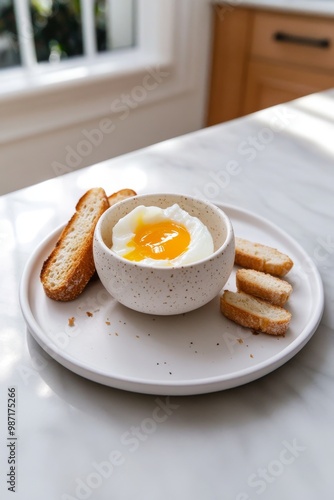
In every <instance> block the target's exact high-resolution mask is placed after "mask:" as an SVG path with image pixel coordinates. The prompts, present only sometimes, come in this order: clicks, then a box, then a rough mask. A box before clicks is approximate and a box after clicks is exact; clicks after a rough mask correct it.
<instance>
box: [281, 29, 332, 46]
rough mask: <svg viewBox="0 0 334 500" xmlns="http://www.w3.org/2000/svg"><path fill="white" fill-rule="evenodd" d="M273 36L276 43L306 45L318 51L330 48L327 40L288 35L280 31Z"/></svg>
mask: <svg viewBox="0 0 334 500" xmlns="http://www.w3.org/2000/svg"><path fill="white" fill-rule="evenodd" d="M273 36H274V39H275V40H276V42H283V43H296V44H298V45H308V46H309V47H316V48H319V49H327V48H328V47H329V46H330V40H329V39H328V38H312V37H308V36H299V35H290V34H289V33H283V32H282V31H277V32H276V33H274V35H273Z"/></svg>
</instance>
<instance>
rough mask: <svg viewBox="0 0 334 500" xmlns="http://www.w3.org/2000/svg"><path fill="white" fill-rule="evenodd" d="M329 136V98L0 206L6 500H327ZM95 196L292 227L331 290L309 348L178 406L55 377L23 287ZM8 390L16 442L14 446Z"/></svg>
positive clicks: (333, 436) (333, 154) (332, 435)
mask: <svg viewBox="0 0 334 500" xmlns="http://www.w3.org/2000/svg"><path fill="white" fill-rule="evenodd" d="M333 130H334V92H332V91H329V92H326V93H321V94H316V95H313V96H308V97H306V98H302V99H300V100H297V101H294V102H292V103H291V104H286V105H281V106H278V107H275V108H271V109H268V110H265V111H262V112H259V113H256V114H254V115H251V116H249V117H245V118H242V119H240V120H236V121H234V122H230V123H226V124H223V125H218V126H216V127H213V128H210V129H205V130H202V131H199V132H197V133H192V134H190V135H187V136H184V137H180V138H176V139H173V140H170V141H167V142H165V143H162V144H158V145H156V146H154V147H150V148H148V149H145V150H142V151H139V152H135V153H132V154H129V155H126V156H124V157H120V158H116V159H113V160H111V161H107V162H104V163H102V164H99V165H96V166H92V167H90V168H86V169H83V170H78V171H73V172H72V173H70V174H67V175H64V176H59V177H57V178H55V179H53V180H51V181H47V182H45V183H43V184H40V185H36V186H33V187H30V188H27V189H24V190H21V191H18V192H14V193H12V194H9V195H6V196H3V197H2V198H0V207H1V219H0V239H1V259H0V266H1V273H0V276H1V280H0V290H1V296H0V300H1V302H0V307H1V332H0V346H1V347H0V359H1V360H0V380H1V393H0V400H1V401H0V407H1V411H0V469H1V472H2V474H1V476H0V497H1V499H3V500H4V499H5V500H6V499H10V498H16V499H17V500H18V499H19V500H27V499H34V500H45V499H48V500H69V499H71V500H73V499H86V498H91V499H98V500H107V499H111V498H115V499H117V500H119V499H126V500H138V499H145V500H170V499H173V500H185V499H189V500H204V499H205V500H207V499H210V500H218V499H219V500H222V499H224V500H248V499H257V498H265V499H270V500H276V499H277V500H278V499H279V500H281V499H282V498H292V497H293V498H298V499H300V498H303V500H314V499H315V498H323V499H328V498H332V495H333V486H334V476H333V465H334V458H333V449H334V431H333V422H334V362H333V359H334V312H333V311H334V304H333V301H334V287H333V282H334V274H333V254H334V222H333V216H334V215H333V214H334V196H333V194H334V141H333ZM231 162H234V163H233V165H234V167H235V168H234V169H231ZM9 175H10V171H9ZM95 185H102V186H103V187H104V188H105V189H106V190H107V191H108V192H112V191H116V190H118V189H120V188H122V187H132V188H133V189H135V190H136V191H137V192H138V193H146V192H157V191H175V192H178V193H187V194H190V195H196V196H201V197H206V198H208V199H210V200H212V201H220V202H224V203H228V204H233V205H237V206H239V207H241V208H243V209H248V210H252V211H253V212H255V213H257V214H260V215H262V216H264V217H266V218H267V219H269V220H270V221H272V222H274V223H276V224H277V225H279V226H281V227H283V228H284V229H285V230H286V232H287V233H289V234H290V235H291V236H293V237H294V238H295V240H296V241H298V242H299V243H300V244H301V245H302V246H303V248H304V249H305V250H306V251H307V252H308V254H309V255H310V257H311V258H312V259H313V260H314V262H315V263H316V265H317V266H318V269H319V271H320V274H321V276H322V280H323V284H324V289H325V311H324V315H323V318H322V321H321V324H320V326H319V327H318V329H317V331H316V332H315V334H314V335H313V337H312V338H311V340H310V341H309V342H308V343H307V345H306V346H305V347H304V348H303V349H302V350H301V351H300V352H299V353H298V354H297V355H296V356H295V357H294V358H293V359H291V360H290V361H289V362H287V363H286V364H284V365H283V366H282V367H281V368H279V369H277V370H275V371H274V372H272V373H271V374H269V375H267V376H265V377H263V378H260V379H259V380H256V381H254V382H251V383H249V384H246V385H243V386H240V387H237V388H233V389H230V390H227V391H221V392H215V393H210V394H205V395H197V396H187V397H186V396H181V397H174V396H172V397H170V398H169V399H166V397H165V396H160V397H159V396H156V395H143V394H136V393H130V392H126V391H121V390H118V389H113V388H109V387H105V386H102V385H99V384H96V383H94V382H91V381H88V380H85V379H84V378H81V377H80V376H78V375H75V374H74V373H72V372H70V371H69V370H67V369H66V368H64V367H63V366H61V365H60V364H58V363H57V362H56V361H54V360H53V359H52V358H51V357H49V356H48V355H47V354H45V353H44V351H43V350H42V349H41V348H40V347H39V345H38V344H37V342H36V341H35V340H34V339H33V338H32V336H31V335H30V333H29V332H27V328H26V325H25V322H24V319H23V317H22V314H21V311H20V306H19V301H18V288H19V282H20V277H21V274H22V271H23V268H24V265H25V263H26V261H27V259H28V257H29V256H30V254H31V253H32V252H33V251H34V249H35V248H36V245H37V244H38V243H39V242H40V241H41V240H42V239H43V238H44V237H45V236H46V235H47V234H48V233H49V232H50V231H51V230H53V229H54V228H55V227H57V226H58V225H59V224H60V223H62V222H64V221H66V220H67V219H68V217H69V215H70V214H71V213H72V210H73V205H74V204H75V202H76V200H77V199H78V197H79V196H80V195H81V194H82V193H83V192H84V191H85V190H86V189H88V188H89V187H91V186H95ZM10 388H15V392H16V400H15V412H16V414H15V420H16V421H15V425H16V429H15V433H16V434H15V436H16V437H17V439H16V440H9V439H7V438H8V432H7V428H8V419H7V416H8V413H7V405H8V402H10V398H9V396H8V389H10ZM10 416H12V412H10ZM152 416H155V417H156V418H155V422H156V425H155V426H152V425H151V426H150V425H149V424H150V423H151V424H152ZM10 421H12V420H10ZM11 458H13V459H15V466H13V467H14V468H12V469H10V467H11V464H10V460H11ZM10 472H12V476H13V474H14V473H15V478H14V477H12V483H7V480H9V481H10V476H6V474H10ZM11 484H12V486H13V489H15V493H13V492H12V491H10V490H8V488H10V487H11Z"/></svg>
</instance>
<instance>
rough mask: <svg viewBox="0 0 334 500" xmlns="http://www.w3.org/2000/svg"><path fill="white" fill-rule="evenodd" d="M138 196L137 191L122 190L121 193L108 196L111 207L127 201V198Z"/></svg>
mask: <svg viewBox="0 0 334 500" xmlns="http://www.w3.org/2000/svg"><path fill="white" fill-rule="evenodd" d="M136 194H137V193H136V191H134V190H133V189H121V190H120V191H117V192H116V193H113V194H111V195H110V196H108V201H109V205H110V206H112V205H115V203H118V202H119V201H122V200H125V199H126V198H130V197H131V196H136Z"/></svg>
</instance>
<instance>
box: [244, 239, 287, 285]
mask: <svg viewBox="0 0 334 500" xmlns="http://www.w3.org/2000/svg"><path fill="white" fill-rule="evenodd" d="M235 264H237V265H239V266H242V267H246V268H250V269H255V270H256V271H263V272H264V273H269V274H273V275H275V276H285V275H286V274H287V273H288V272H289V271H290V269H291V268H292V266H293V261H292V260H291V259H290V257H289V256H288V255H285V254H284V253H282V252H280V251H279V250H276V248H272V247H269V246H266V245H262V244H260V243H254V242H252V241H248V240H245V239H243V238H238V237H237V238H235Z"/></svg>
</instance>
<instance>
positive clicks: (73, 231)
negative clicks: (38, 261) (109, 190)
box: [40, 188, 109, 301]
mask: <svg viewBox="0 0 334 500" xmlns="http://www.w3.org/2000/svg"><path fill="white" fill-rule="evenodd" d="M107 208H109V202H108V198H107V195H106V193H105V191H104V189H102V188H93V189H90V190H89V191H87V192H86V193H85V194H84V195H83V196H82V197H81V198H80V200H79V201H78V203H77V205H76V212H75V213H74V215H73V216H72V218H71V219H70V220H69V222H68V223H67V225H66V226H65V228H64V229H63V231H62V233H61V235H60V236H59V238H58V241H57V243H56V246H55V248H54V249H53V250H52V252H51V254H50V255H49V257H48V258H47V259H46V261H45V262H44V264H43V266H42V270H41V273H40V279H41V282H42V285H43V288H44V291H45V293H46V295H47V296H48V297H49V298H51V299H53V300H58V301H69V300H74V299H75V298H77V297H78V296H79V295H80V293H81V292H82V291H83V290H84V288H85V287H86V285H87V283H88V281H89V280H90V278H91V277H92V276H93V274H94V272H95V265H94V258H93V236H94V230H95V226H96V223H97V221H98V220H99V218H100V216H101V215H102V214H103V212H104V211H105V210H107Z"/></svg>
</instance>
